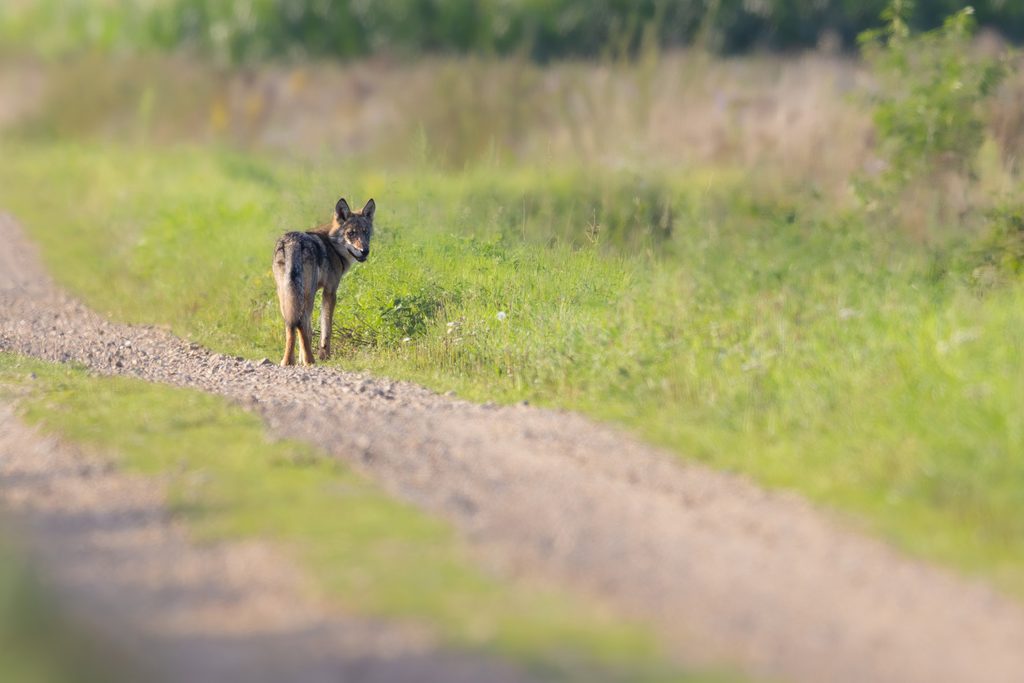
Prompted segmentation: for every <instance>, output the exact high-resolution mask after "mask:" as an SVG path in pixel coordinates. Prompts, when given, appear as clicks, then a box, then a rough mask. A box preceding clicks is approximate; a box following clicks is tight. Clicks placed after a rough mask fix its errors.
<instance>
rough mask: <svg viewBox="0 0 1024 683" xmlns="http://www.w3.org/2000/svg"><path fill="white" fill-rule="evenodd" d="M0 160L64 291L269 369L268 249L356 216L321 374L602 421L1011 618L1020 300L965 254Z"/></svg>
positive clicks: (603, 187)
mask: <svg viewBox="0 0 1024 683" xmlns="http://www.w3.org/2000/svg"><path fill="white" fill-rule="evenodd" d="M3 153H4V158H5V163H4V164H3V165H2V166H0V205H2V206H4V207H5V208H6V209H8V210H10V211H12V212H13V213H14V214H15V215H16V216H17V217H18V218H19V220H21V221H22V222H23V223H24V224H25V225H26V227H27V229H28V230H29V231H30V233H31V234H32V235H33V237H34V238H35V239H36V240H38V242H39V243H40V244H41V245H42V250H43V255H44V258H45V260H46V262H47V264H48V265H49V267H50V269H51V272H53V273H54V274H55V275H56V276H57V277H58V279H60V280H61V281H62V282H63V283H64V284H66V285H68V286H69V287H70V288H71V289H73V290H74V291H76V292H78V293H79V294H81V295H82V296H84V298H85V299H86V300H87V301H88V302H89V303H90V304H91V305H92V306H94V307H95V308H96V309H98V310H99V311H102V312H108V313H110V314H112V315H113V316H115V317H117V318H119V319H125V320H129V321H133V322H152V323H167V324H170V325H171V326H172V328H173V329H174V330H175V331H176V332H177V333H179V334H183V335H187V336H190V337H192V338H194V339H196V340H197V341H200V342H202V343H204V344H208V345H210V346H212V347H213V348H215V349H218V350H221V351H225V352H229V353H239V354H244V355H247V356H253V357H259V356H267V357H270V358H273V359H276V358H278V357H279V353H280V343H281V341H280V337H281V333H280V330H279V329H278V327H279V322H278V314H277V310H276V299H275V297H274V293H273V283H272V279H271V277H270V274H269V260H270V253H271V250H272V245H273V240H274V238H275V236H276V235H277V234H279V233H280V232H281V231H283V230H285V229H295V228H301V227H303V226H308V225H312V224H314V223H315V222H317V221H320V220H325V219H326V218H327V214H328V212H329V210H330V207H331V205H332V204H333V202H334V200H335V199H336V196H337V194H338V193H339V191H340V192H343V193H344V194H345V195H346V196H347V197H348V198H349V199H350V201H352V202H354V203H357V204H361V203H362V202H363V201H365V200H366V199H367V198H368V197H369V196H373V197H375V198H376V200H377V204H378V207H379V208H378V214H377V215H378V222H379V225H378V235H377V237H375V242H374V248H373V257H372V258H371V260H370V261H369V262H368V263H367V264H365V265H363V266H361V267H359V268H357V269H355V271H354V272H353V274H352V275H351V276H349V277H347V278H346V280H345V281H344V282H343V284H342V290H341V301H342V305H340V306H339V310H338V312H337V314H336V326H337V339H336V340H335V341H336V344H337V349H338V352H339V353H338V358H337V359H336V360H335V361H332V362H334V363H336V364H338V365H341V366H344V367H346V368H349V369H365V370H369V371H372V372H375V373H380V374H386V375H390V376H392V377H396V378H405V379H411V380H415V381H419V382H422V383H424V384H426V385H428V386H430V387H433V388H435V389H437V390H439V391H445V390H455V391H456V392H458V393H460V394H461V395H464V396H466V397H468V398H472V399H478V400H498V401H515V400H522V399H528V400H530V401H532V402H535V403H538V404H542V405H556V406H561V407H566V408H572V409H577V410H581V411H583V412H585V413H587V414H590V415H593V416H595V417H597V418H602V419H610V420H614V421H615V422H618V423H620V424H623V425H625V426H627V427H629V428H631V429H632V430H634V431H635V432H636V433H638V434H640V435H642V436H644V437H646V438H648V439H650V440H652V441H654V442H656V443H659V444H663V445H665V446H668V447H670V448H672V449H673V450H675V451H676V452H678V453H680V454H682V455H684V456H687V457H691V458H697V459H699V460H702V461H704V462H707V463H709V464H711V465H713V466H716V467H720V468H724V469H729V470H734V471H737V472H742V473H745V474H748V475H751V476H753V477H754V478H755V479H757V480H759V481H760V482H762V483H764V484H767V485H769V486H773V487H783V488H789V489H793V490H796V491H799V492H801V493H803V494H805V495H807V496H809V497H810V498H811V499H813V500H815V501H818V502H820V503H823V504H825V505H827V506H829V507H831V508H833V509H835V510H838V511H841V512H842V513H844V514H847V513H848V514H847V516H848V517H849V519H851V520H852V521H853V522H854V523H856V524H860V525H863V526H864V527H865V528H866V529H869V530H872V531H874V532H877V533H879V534H881V535H883V536H884V537H886V538H888V539H891V540H893V541H895V542H896V543H897V544H899V545H901V546H902V547H904V548H907V549H909V550H910V551H912V552H914V553H917V554H919V555H921V556H922V557H925V558H929V559H935V560H941V561H943V562H946V563H948V564H950V565H952V566H955V567H958V568H960V569H962V570H965V571H968V572H971V573H976V574H981V575H984V576H987V577H989V578H992V579H994V580H996V581H997V582H998V583H999V584H1000V585H1001V586H1003V587H1004V588H1006V589H1008V590H1010V591H1012V592H1014V593H1016V594H1017V595H1024V518H1022V517H1021V515H1020V514H1019V511H1020V509H1021V508H1022V504H1024V413H1021V411H1020V409H1019V402H1020V397H1021V396H1024V341H1022V340H1024V285H1022V284H1021V282H1020V281H1019V280H1012V279H1010V280H1007V281H1005V282H1002V283H1000V284H998V285H997V286H993V287H987V286H981V285H979V284H977V283H975V282H974V281H973V280H972V278H971V277H970V272H971V267H972V261H971V259H972V258H973V256H972V253H973V252H972V246H971V244H970V240H969V239H967V238H963V239H961V240H960V242H959V243H954V242H949V243H947V244H944V245H939V246H935V245H933V246H924V245H921V244H919V243H913V242H912V241H910V240H909V239H906V238H904V237H903V236H900V235H896V234H889V233H884V232H882V231H881V230H879V229H876V228H874V227H873V226H870V225H866V224H865V222H864V221H863V220H861V219H859V218H858V217H857V216H856V215H853V214H846V213H843V212H842V211H840V210H836V209H834V208H833V207H830V206H827V205H825V204H824V203H823V202H821V201H817V200H815V198H814V197H813V196H810V195H808V194H807V193H804V194H800V193H787V192H784V191H779V190H778V189H773V188H772V187H771V186H770V184H769V183H764V182H763V181H759V182H752V181H751V179H750V178H747V177H744V176H743V175H742V174H738V173H732V172H726V171H713V172H712V171H708V172H703V171H688V172H680V173H674V174H671V173H651V174H644V175H637V174H635V173H626V172H622V173H616V172H611V171H602V172H598V171H584V170H576V169H539V168H535V169H533V170H527V169H506V168H500V167H488V166H482V167H476V168H472V169H466V170H464V171H461V172H441V171H438V170H436V169H430V168H423V169H419V170H416V169H410V170H406V171H392V172H386V171H381V170H378V169H374V168H369V169H368V168H362V167H356V166H353V167H344V166H343V167H340V168H339V167H337V166H335V165H331V164H328V163H326V162H324V163H312V164H299V163H293V162H286V161H281V160H271V159H266V158H260V157H257V156H246V155H241V154H238V153H232V152H226V151H211V150H209V149H207V150H202V149H199V148H180V149H177V150H174V151H168V150H157V149H152V148H145V147H136V148H111V147H107V148H99V147H96V146H89V145H74V144H68V143H64V144H54V145H24V144H13V143H8V144H6V146H5V148H4V150H3ZM499 312H503V313H505V316H504V319H499V316H498V313H499Z"/></svg>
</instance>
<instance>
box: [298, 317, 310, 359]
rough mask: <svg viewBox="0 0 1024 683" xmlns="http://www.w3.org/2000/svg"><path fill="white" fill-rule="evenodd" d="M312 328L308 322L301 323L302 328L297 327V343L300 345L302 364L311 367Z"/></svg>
mask: <svg viewBox="0 0 1024 683" xmlns="http://www.w3.org/2000/svg"><path fill="white" fill-rule="evenodd" d="M312 328H313V326H312V325H311V324H310V323H309V321H308V320H307V321H303V323H302V326H301V327H299V342H300V343H301V344H302V364H303V365H313V363H314V360H313V346H312V343H311V340H312V339H313V329H312Z"/></svg>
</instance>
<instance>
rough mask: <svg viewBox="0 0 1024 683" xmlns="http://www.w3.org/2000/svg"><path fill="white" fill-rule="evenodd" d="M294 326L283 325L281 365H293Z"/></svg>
mask: <svg viewBox="0 0 1024 683" xmlns="http://www.w3.org/2000/svg"><path fill="white" fill-rule="evenodd" d="M295 329H296V328H295V326H294V325H285V326H284V358H282V359H281V365H295Z"/></svg>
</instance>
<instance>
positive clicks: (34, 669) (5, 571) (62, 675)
mask: <svg viewBox="0 0 1024 683" xmlns="http://www.w3.org/2000/svg"><path fill="white" fill-rule="evenodd" d="M0 533H2V535H0V680H3V681H16V682H17V683H70V682H71V681H74V682H75V683H112V682H113V681H120V680H127V677H126V676H125V677H122V676H121V675H120V674H121V673H126V672H119V671H118V670H117V669H116V668H115V667H114V666H113V664H112V662H111V659H110V657H109V655H110V653H108V652H101V648H98V647H97V646H96V644H95V643H92V642H91V641H90V640H89V639H88V638H87V637H83V636H82V634H81V633H80V632H79V631H78V630H76V627H75V625H74V624H72V623H70V622H69V621H67V620H65V619H64V618H63V617H62V615H61V613H60V610H59V608H58V606H57V605H54V604H53V602H52V600H51V599H50V598H49V596H47V595H46V591H45V588H44V587H43V586H41V585H40V583H39V582H38V581H37V580H35V579H34V578H33V576H32V570H31V567H30V566H29V564H28V563H27V562H25V561H24V560H23V558H22V557H21V556H20V555H19V554H18V552H17V547H16V545H15V544H14V543H12V542H10V538H11V536H12V534H10V533H9V532H8V531H7V530H6V529H0ZM101 661H102V662H103V663H102V664H101Z"/></svg>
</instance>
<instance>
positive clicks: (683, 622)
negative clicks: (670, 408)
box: [0, 217, 1024, 683]
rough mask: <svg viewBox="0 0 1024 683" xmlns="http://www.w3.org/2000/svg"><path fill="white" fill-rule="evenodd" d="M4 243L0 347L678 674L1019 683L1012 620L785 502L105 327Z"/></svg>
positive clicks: (467, 408)
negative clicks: (318, 450)
mask: <svg viewBox="0 0 1024 683" xmlns="http://www.w3.org/2000/svg"><path fill="white" fill-rule="evenodd" d="M0 243H2V244H4V245H5V246H4V250H5V251H4V252H3V253H2V254H0V348H3V349H9V350H14V351H18V352H21V353H25V354H29V355H33V356H38V357H41V358H46V359H50V360H55V361H63V362H67V361H77V362H80V363H84V364H86V365H87V366H89V367H90V368H92V369H93V370H95V371H97V372H100V373H104V374H126V375H131V376H135V377H140V378H143V379H146V380H150V381H159V382H166V383H170V384H176V385H182V386H189V387H193V388H197V389H202V390H205V391H210V392H215V393H218V394H222V395H224V396H227V397H230V398H232V399H234V400H236V401H238V402H239V403H240V404H242V405H244V406H246V407H248V408H250V409H252V410H254V411H256V412H257V413H259V414H260V415H262V416H263V418H264V419H265V421H266V422H267V424H268V425H269V426H270V427H271V429H272V430H274V431H275V432H277V433H278V434H281V435H284V436H290V437H297V438H301V439H304V440H306V441H310V442H312V443H315V444H317V445H319V446H321V447H322V448H324V449H325V450H327V451H329V452H330V453H332V454H335V455H336V456H338V457H340V458H343V459H345V460H346V461H348V462H349V463H351V464H352V465H353V466H355V467H356V468H357V469H359V470H361V471H363V472H365V473H366V474H368V475H369V476H371V477H372V478H374V479H376V480H377V481H378V482H380V483H381V484H382V485H383V486H384V487H386V488H387V489H388V490H390V491H391V492H393V493H394V494H396V495H398V496H399V497H401V498H403V499H406V500H409V501H411V502H413V503H415V504H416V505H418V506H420V507H423V508H425V509H428V510H430V511H432V512H434V513H437V514H440V515H441V516H443V517H445V518H447V519H448V520H450V521H451V522H452V524H453V525H454V526H455V527H456V528H457V529H459V530H460V532H461V533H462V534H463V536H464V537H465V538H467V539H468V540H469V542H470V543H471V544H472V546H473V547H474V548H475V549H476V551H477V552H478V554H479V557H480V558H481V559H482V560H483V561H485V562H488V563H490V564H492V565H493V566H495V567H497V568H498V569H499V570H500V571H503V572H506V573H508V574H516V573H526V574H530V575H534V576H539V577H542V578H545V579H548V580H553V581H558V582H561V583H563V584H566V585H570V586H572V587H574V588H575V589H576V590H579V591H582V592H584V593H587V594H590V595H593V596H596V597H598V598H600V599H602V600H604V601H606V602H607V603H609V604H611V605H613V606H615V607H616V608H618V609H619V610H621V611H622V612H623V613H626V614H630V615H635V616H639V617H641V618H643V619H646V620H647V621H649V622H650V623H652V624H654V625H655V626H656V628H657V629H658V631H659V633H660V634H661V635H662V636H663V638H664V639H665V641H666V642H667V643H668V644H669V646H670V647H671V648H672V650H673V651H675V652H676V653H678V655H679V656H680V657H681V658H683V659H685V660H687V661H691V662H696V663H706V662H709V661H715V660H716V659H724V660H726V661H732V662H737V663H738V664H739V665H740V666H742V667H743V668H745V669H746V670H748V671H751V672H753V673H756V674H763V675H767V676H771V677H776V678H781V679H786V680H794V681H807V682H814V683H819V682H821V681H850V682H857V683H861V682H863V681H894V682H895V681H899V682H913V681H922V682H925V681H927V682H929V683H937V682H940V681H1006V682H1008V683H1009V682H1011V681H1012V682H1014V683H1019V682H1020V681H1024V647H1022V643H1024V609H1022V607H1021V606H1020V605H1019V604H1017V603H1015V602H1012V601H1010V600H1007V599H1005V598H1003V597H1001V596H999V595H997V594H996V593H994V592H993V591H991V590H990V589H988V588H987V587H986V586H984V585H982V584H981V583H976V582H972V581H968V580H965V579H962V578H959V577H957V576H954V575H952V574H951V573H949V572H946V571H944V570H941V569H937V568H933V567H930V566H927V565H925V564H923V563H919V562H916V561H913V560H909V559H907V558H905V557H903V556H902V555H901V554H899V553H897V552H895V551H893V550H892V549H890V548H889V547H887V546H886V545H885V544H882V543H879V542H877V541H875V540H872V539H869V538H865V537H863V536H861V535H858V534H857V533H854V532H851V531H849V530H847V529H845V528H843V526H842V525H841V524H839V523H837V522H836V520H834V519H833V518H832V517H830V516H829V515H827V514H823V513H820V512H818V511H816V510H815V509H813V508H811V507H810V506H809V505H807V504H806V503H804V502H802V501H801V500H799V499H798V498H796V497H793V496H787V495H781V494H774V493H766V492H764V491H763V490H761V489H759V488H757V487H755V486H753V485H751V484H749V483H747V482H746V481H744V480H742V479H740V478H736V477H732V476H728V475H724V474H721V473H717V472H714V471H712V470H710V469H707V468H704V467H700V466H696V465H693V464H684V463H682V462H680V461H679V460H678V459H675V458H673V457H671V456H668V455H666V454H664V453H661V452H659V451H657V450H656V449H653V448H650V447H648V446H645V445H642V444H640V443H638V442H637V441H635V440H633V439H631V438H629V437H628V436H625V435H623V434H621V433H619V432H617V431H616V430H614V429H611V428H608V427H604V426H600V425H595V424H594V423H592V422H590V421H588V420H585V419H583V418H581V417H579V416H575V415H572V414H566V413H559V412H552V411H544V410H537V409H532V408H526V407H510V408H494V407H486V406H477V405H472V404H468V403H465V402H461V401H457V400H450V399H448V398H445V397H441V396H438V395H436V394H433V393H431V392H428V391H426V390H424V389H422V388H419V387H416V386H412V385H409V384H404V383H396V382H392V381H388V380H380V379H373V378H370V377H366V376H362V375H357V374H351V373H344V372H338V371H336V370H330V369H325V368H319V367H318V368H315V369H301V368H279V367H276V366H261V365H257V364H255V363H252V362H249V361H241V360H236V359H233V358H226V357H223V356H218V355H215V354H211V353H209V352H208V351H205V350H203V349H201V348H198V347H196V346H194V345H190V344H188V343H186V342H184V341H181V340H179V339H177V338H175V337H173V336H172V335H170V334H168V333H166V332H164V331H161V330H157V329H152V328H140V327H129V326H124V325H117V324H113V323H109V322H107V321H105V320H103V319H102V318H100V317H99V316H97V315H95V314H93V313H91V312H90V311H88V310H87V309H86V308H85V307H83V306H82V305H81V304H79V303H77V302H75V301H74V300H72V299H70V298H69V297H67V296H66V295H64V294H62V293H61V292H60V291H58V290H57V289H56V288H55V287H54V286H53V285H52V283H51V282H50V281H49V280H48V279H47V278H46V277H45V276H44V275H43V273H42V271H41V269H40V267H39V266H38V264H37V261H36V260H35V255H34V252H33V251H32V249H31V248H30V247H29V246H28V245H27V244H26V243H25V242H24V240H23V239H22V238H21V236H20V232H19V229H18V227H17V225H16V224H15V223H14V221H13V220H10V219H7V220H4V219H3V218H2V217H0ZM343 286H344V285H343ZM313 395H316V396H317V397H318V398H317V400H316V401H312V400H310V397H311V396H313Z"/></svg>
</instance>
